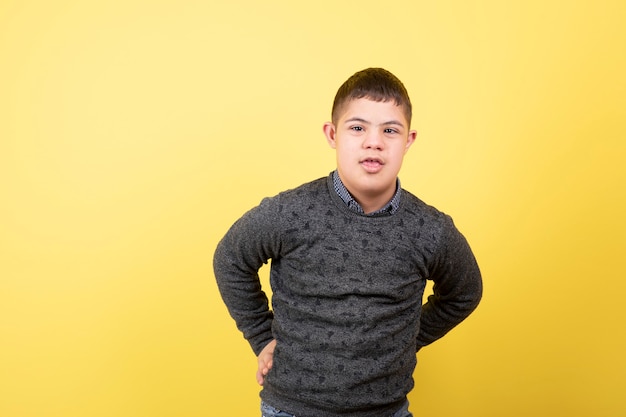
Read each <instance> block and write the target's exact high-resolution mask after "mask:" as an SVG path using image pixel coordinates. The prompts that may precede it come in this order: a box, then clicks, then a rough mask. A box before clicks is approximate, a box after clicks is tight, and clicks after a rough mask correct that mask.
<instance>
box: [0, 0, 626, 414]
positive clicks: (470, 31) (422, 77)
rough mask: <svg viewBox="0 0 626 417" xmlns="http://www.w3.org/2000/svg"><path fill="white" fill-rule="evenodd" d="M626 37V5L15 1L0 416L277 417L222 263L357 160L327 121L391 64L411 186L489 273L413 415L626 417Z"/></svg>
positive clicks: (0, 74)
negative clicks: (412, 141)
mask: <svg viewBox="0 0 626 417" xmlns="http://www.w3.org/2000/svg"><path fill="white" fill-rule="evenodd" d="M221 3H224V4H221ZM624 21H626V11H625V6H624V2H623V1H621V0H616V1H606V0H595V1H578V2H570V1H513V2H503V1H496V0H485V1H443V2H432V1H408V0H407V1H385V2H380V1H345V2H340V1H339V2H338V1H332V2H331V1H325V0H323V1H317V2H308V3H307V4H300V2H293V1H287V0H281V1H265V2H257V1H252V0H242V1H234V2H217V1H214V2H212V1H185V0H182V1H181V0H156V1H155V0H124V1H121V0H119V1H79V0H75V1H71V0H63V1H61V0H58V1H44V0H42V1H34V0H2V1H1V2H0V198H1V201H0V415H2V416H3V417H26V416H29V417H30V416H33V417H35V416H37V417H40V416H63V417H78V416H80V417H85V416H90V417H91V416H93V417H96V416H107V417H109V416H119V417H125V416H128V417H131V416H133V417H135V416H150V417H158V416H217V415H221V414H222V413H223V414H224V415H235V416H257V415H259V413H258V411H257V410H258V396H257V394H258V390H259V388H258V386H257V385H256V383H255V381H254V372H255V358H254V356H253V354H252V352H251V350H250V348H249V347H248V344H247V343H246V342H245V341H244V340H243V338H242V337H241V336H240V334H239V333H238V331H237V330H236V329H235V326H234V323H233V322H232V321H231V319H230V317H229V316H228V314H227V312H226V309H225V307H224V306H223V304H222V302H221V300H220V297H219V295H218V293H217V289H216V285H215V282H214V277H213V272H212V268H211V262H212V253H213V249H214V247H215V245H216V243H217V241H218V240H219V238H220V237H221V236H222V235H223V233H224V232H225V231H226V229H227V228H228V227H229V226H230V224H231V223H232V222H233V221H234V220H235V219H237V218H238V217H239V216H240V215H241V214H242V213H243V212H244V211H246V210H247V209H248V208H250V207H252V206H254V205H256V204H257V203H258V202H259V200H260V199H261V198H262V197H264V196H267V195H273V194H275V193H277V192H278V191H281V190H283V189H287V188H291V187H294V186H296V185H299V184H300V183H302V182H305V181H309V180H312V179H315V178H318V177H321V176H324V175H326V174H327V173H328V172H330V171H331V170H332V169H333V167H334V154H333V152H332V150H331V149H330V148H328V146H327V145H326V143H325V140H324V137H323V135H322V130H321V126H322V123H323V122H325V121H326V120H327V119H328V118H329V113H330V105H331V101H332V98H333V96H334V93H335V91H336V89H337V88H338V87H339V85H340V84H341V83H342V82H343V81H344V80H345V79H346V78H347V77H348V76H350V75H351V74H352V73H354V72H355V71H357V70H360V69H362V68H365V67H369V66H383V67H385V68H387V69H389V70H391V71H392V72H394V73H395V74H396V75H398V76H399V77H400V78H401V79H402V80H403V81H404V82H405V84H406V86H407V88H408V89H409V91H410V93H411V96H412V100H413V103H414V114H415V117H414V123H413V128H415V129H417V130H418V131H419V136H418V142H417V143H416V145H414V146H413V148H412V149H411V151H410V152H409V154H408V156H407V158H406V159H405V166H404V168H403V170H402V172H401V179H402V183H403V185H404V186H405V187H406V188H408V189H409V190H411V191H413V192H414V193H416V194H418V195H419V196H421V197H422V198H423V199H424V200H426V201H427V202H429V203H431V204H433V205H436V206H437V207H438V208H440V209H442V210H444V211H446V212H448V213H450V214H451V215H452V216H453V217H454V218H455V220H456V222H457V225H458V226H459V227H460V228H461V230H462V231H463V232H464V233H465V235H466V236H467V237H468V239H469V240H470V242H471V244H472V246H473V248H474V250H475V252H476V255H477V257H478V259H479V262H480V265H481V267H482V270H483V273H484V279H485V296H484V301H483V303H482V304H481V306H480V307H479V309H478V310H477V311H476V313H475V314H474V315H473V316H472V317H471V318H470V319H468V320H467V321H466V322H465V323H463V324H462V325H461V326H460V327H459V328H457V329H455V330H454V331H453V332H452V333H450V334H449V335H448V336H447V337H446V338H444V339H442V340H441V341H439V342H437V343H436V344H434V345H432V346H430V347H428V348H426V349H424V350H423V351H422V352H421V353H420V355H419V361H420V362H419V365H418V368H417V370H416V372H415V378H416V388H415V390H414V392H412V393H411V395H410V400H411V403H412V410H413V411H414V412H415V413H416V415H439V416H460V415H463V416H475V417H489V416H498V417H500V416H568V417H589V416H594V417H598V416H607V417H608V416H623V415H626V400H624V395H623V391H624V387H625V386H626V360H625V359H624V356H625V355H624V352H626V335H625V334H624V328H625V320H626V309H625V306H624V304H625V303H624V301H623V300H624V294H625V293H626V268H625V267H624V258H625V256H626V242H625V238H626V221H625V220H624V213H626V197H625V195H624V194H625V193H624V191H625V190H624V189H625V185H626V173H625V169H624V165H625V159H626V144H625V140H626V99H625V97H626V80H625V76H624V74H626V52H625V51H626V30H625V29H624Z"/></svg>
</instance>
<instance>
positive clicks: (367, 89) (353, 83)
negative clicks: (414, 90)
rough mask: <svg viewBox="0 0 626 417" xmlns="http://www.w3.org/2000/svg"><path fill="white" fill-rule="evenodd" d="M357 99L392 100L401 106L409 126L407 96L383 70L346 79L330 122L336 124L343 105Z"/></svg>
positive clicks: (364, 72) (368, 71)
mask: <svg viewBox="0 0 626 417" xmlns="http://www.w3.org/2000/svg"><path fill="white" fill-rule="evenodd" d="M359 98H367V99H370V100H374V101H390V100H393V101H394V102H395V103H396V106H402V107H403V109H404V115H405V117H406V120H407V122H408V123H409V125H410V124H411V116H412V107H411V100H410V99H409V94H408V93H407V91H406V88H405V87H404V84H402V81H400V80H399V79H398V77H396V76H395V75H393V74H392V73H391V72H389V71H387V70H386V69H383V68H367V69H364V70H362V71H359V72H357V73H355V74H354V75H352V76H351V77H350V78H348V79H347V80H346V81H345V82H344V83H343V84H342V85H341V87H339V90H337V94H336V95H335V101H334V102H333V110H332V121H333V123H336V122H337V119H338V118H339V115H340V112H341V111H342V109H343V107H344V105H345V104H346V103H347V102H348V101H350V100H355V99H359Z"/></svg>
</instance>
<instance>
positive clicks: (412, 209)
mask: <svg viewBox="0 0 626 417" xmlns="http://www.w3.org/2000/svg"><path fill="white" fill-rule="evenodd" d="M401 208H402V210H403V211H404V212H405V213H406V214H408V215H409V217H414V218H416V219H422V220H423V221H425V222H426V221H428V222H434V223H441V222H444V223H445V222H448V221H451V220H452V219H451V218H450V216H449V215H448V214H446V213H444V212H443V211H441V210H439V209H437V208H436V207H434V206H432V205H430V204H427V203H425V202H424V201H422V200H421V199H420V198H419V197H417V196H416V195H415V194H413V193H411V192H410V191H407V190H405V189H402V202H401Z"/></svg>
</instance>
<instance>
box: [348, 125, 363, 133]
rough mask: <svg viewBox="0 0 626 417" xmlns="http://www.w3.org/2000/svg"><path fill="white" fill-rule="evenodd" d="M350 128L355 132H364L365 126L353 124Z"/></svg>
mask: <svg viewBox="0 0 626 417" xmlns="http://www.w3.org/2000/svg"><path fill="white" fill-rule="evenodd" d="M350 130H354V131H355V132H362V131H363V126H352V127H351V128H350Z"/></svg>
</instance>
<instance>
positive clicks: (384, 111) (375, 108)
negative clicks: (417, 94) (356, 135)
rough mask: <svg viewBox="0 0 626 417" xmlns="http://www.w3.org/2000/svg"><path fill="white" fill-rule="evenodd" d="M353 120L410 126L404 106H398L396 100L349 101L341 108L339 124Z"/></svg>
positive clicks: (365, 99) (363, 99)
mask: <svg viewBox="0 0 626 417" xmlns="http://www.w3.org/2000/svg"><path fill="white" fill-rule="evenodd" d="M353 118H359V119H362V120H367V121H369V122H372V123H387V122H390V121H396V122H400V123H401V124H403V125H404V126H408V121H407V119H406V112H405V109H404V106H402V105H397V104H396V103H395V101H394V100H387V101H375V100H370V99H368V98H356V99H352V100H348V101H346V102H345V103H344V104H343V105H342V106H341V108H340V111H339V113H338V119H337V123H341V122H342V121H346V120H349V119H353Z"/></svg>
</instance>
